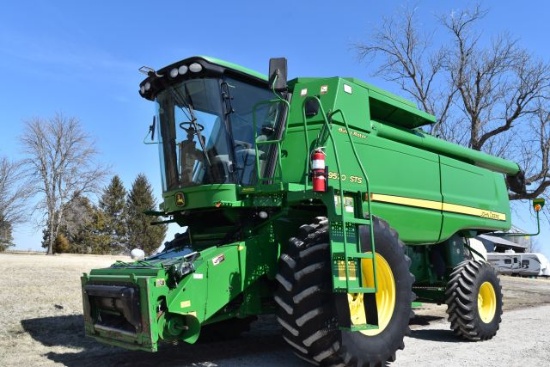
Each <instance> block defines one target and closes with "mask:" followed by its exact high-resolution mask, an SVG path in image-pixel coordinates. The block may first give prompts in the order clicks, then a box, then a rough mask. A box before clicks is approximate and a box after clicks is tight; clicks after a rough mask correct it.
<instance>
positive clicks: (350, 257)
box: [333, 249, 374, 261]
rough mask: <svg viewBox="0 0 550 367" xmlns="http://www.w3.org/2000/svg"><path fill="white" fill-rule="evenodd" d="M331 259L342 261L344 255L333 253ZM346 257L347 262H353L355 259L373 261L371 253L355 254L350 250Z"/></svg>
mask: <svg viewBox="0 0 550 367" xmlns="http://www.w3.org/2000/svg"><path fill="white" fill-rule="evenodd" d="M333 257H334V258H338V259H342V260H343V259H344V258H345V255H344V253H343V252H338V253H334V254H333ZM347 257H348V261H349V260H355V259H373V258H374V255H373V254H372V252H355V251H352V250H351V249H350V250H348V251H347Z"/></svg>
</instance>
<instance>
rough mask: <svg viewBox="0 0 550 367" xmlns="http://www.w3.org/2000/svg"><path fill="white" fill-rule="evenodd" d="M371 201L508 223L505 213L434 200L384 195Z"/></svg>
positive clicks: (374, 195)
mask: <svg viewBox="0 0 550 367" xmlns="http://www.w3.org/2000/svg"><path fill="white" fill-rule="evenodd" d="M370 199H371V200H372V201H378V202H382V203H391V204H399V205H405V206H412V207H415V208H423V209H432V210H440V211H443V212H450V213H458V214H466V215H472V216H475V217H482V218H488V219H494V220H501V221H506V214H504V213H499V212H494V211H491V210H483V209H479V208H473V207H471V206H465V205H456V204H448V203H441V202H439V201H433V200H424V199H414V198H407V197H403V196H393V195H384V194H371V196H370Z"/></svg>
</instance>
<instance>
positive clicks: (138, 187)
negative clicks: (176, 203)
mask: <svg viewBox="0 0 550 367" xmlns="http://www.w3.org/2000/svg"><path fill="white" fill-rule="evenodd" d="M156 204H157V203H156V200H155V198H154V196H153V189H152V187H151V184H150V183H149V181H148V180H147V178H146V177H145V175H143V174H139V175H138V176H137V178H136V179H135V181H134V183H133V184H132V188H131V190H130V192H129V193H128V200H127V203H126V205H127V210H128V250H131V249H132V248H136V247H138V248H141V249H142V250H143V251H145V253H151V252H153V251H154V250H156V249H157V248H158V247H159V246H160V245H161V244H162V241H163V240H164V237H165V236H166V225H160V224H159V225H151V221H152V220H154V218H153V217H150V216H147V215H145V214H144V211H146V210H151V209H154V208H155V206H156Z"/></svg>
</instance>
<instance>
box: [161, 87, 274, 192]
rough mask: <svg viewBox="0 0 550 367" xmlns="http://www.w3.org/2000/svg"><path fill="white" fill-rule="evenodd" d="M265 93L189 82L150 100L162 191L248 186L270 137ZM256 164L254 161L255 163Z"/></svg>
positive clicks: (270, 121)
mask: <svg viewBox="0 0 550 367" xmlns="http://www.w3.org/2000/svg"><path fill="white" fill-rule="evenodd" d="M272 96H273V95H272V93H271V92H270V91H269V90H268V89H263V88H260V87H257V86H253V85H250V84H246V83H243V82H241V81H238V80H234V79H230V78H227V79H220V78H201V79H190V80H185V81H182V82H179V83H177V84H173V85H170V86H169V87H167V88H166V89H165V90H163V91H162V92H160V93H159V94H158V95H157V97H156V105H157V114H158V115H157V116H158V120H159V121H160V124H159V125H160V138H161V144H160V147H161V148H160V157H161V166H162V167H164V169H163V172H162V178H163V190H164V191H167V190H174V189H178V188H184V187H188V186H195V185H205V184H224V183H235V184H241V185H252V184H254V183H255V182H256V180H257V178H258V172H257V166H258V164H257V161H258V162H259V166H260V170H262V167H263V166H264V164H263V159H264V156H265V152H262V151H261V148H262V146H259V147H258V149H256V141H258V140H266V139H267V138H268V137H266V136H265V133H266V132H269V131H273V124H274V121H275V119H274V117H273V116H271V115H272V111H273V110H274V109H273V108H272V106H271V108H270V104H269V103H261V102H265V101H267V100H269V99H270V98H272ZM257 158H258V160H257Z"/></svg>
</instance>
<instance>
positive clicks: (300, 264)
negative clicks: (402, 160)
mask: <svg viewBox="0 0 550 367" xmlns="http://www.w3.org/2000/svg"><path fill="white" fill-rule="evenodd" d="M373 223H374V232H375V243H376V253H377V256H378V255H380V256H382V258H383V259H384V260H385V261H387V264H389V266H390V267H391V270H390V273H392V276H393V279H395V282H393V285H394V286H395V292H394V297H395V298H394V299H395V304H394V308H393V313H392V314H391V318H390V319H389V321H388V324H387V325H386V326H385V327H384V328H383V329H382V328H381V330H380V332H377V334H376V335H372V336H371V335H365V334H363V333H362V332H360V331H355V332H352V331H346V330H342V329H340V328H339V325H338V321H337V312H336V310H337V308H339V307H349V305H348V302H347V301H345V302H342V301H341V300H342V297H339V298H338V297H336V296H335V295H334V293H333V292H332V277H331V263H330V262H331V260H330V242H329V236H328V220H327V219H326V218H325V217H320V218H317V221H316V222H315V223H313V224H310V225H303V226H301V227H300V234H299V235H298V236H297V237H293V238H291V239H290V243H289V248H288V249H287V252H286V253H284V254H282V255H281V259H280V264H279V272H278V274H277V277H276V279H277V281H278V282H279V287H278V289H277V292H276V294H275V301H276V302H277V304H278V305H279V312H278V315H277V320H278V321H279V323H280V325H281V326H282V334H283V338H284V340H285V341H286V342H287V343H288V344H289V345H290V347H291V348H292V349H293V350H294V353H295V354H296V355H297V356H298V357H300V358H302V359H303V360H305V361H308V362H310V363H312V364H315V365H320V366H358V367H364V366H385V365H386V364H387V362H388V361H394V360H395V353H396V351H397V350H398V349H403V348H404V343H403V338H404V336H405V335H408V334H409V333H410V329H409V319H410V317H411V315H412V311H411V301H412V299H413V298H414V294H413V293H412V291H411V289H412V283H413V281H414V279H413V276H412V274H411V273H410V271H409V265H410V260H409V258H408V257H407V256H406V255H405V252H404V244H403V243H402V242H401V241H400V240H399V239H398V236H397V233H396V232H395V231H394V230H392V229H391V228H390V227H389V226H388V224H387V223H386V222H384V221H382V220H380V219H378V218H373ZM368 233H369V230H368V227H365V226H363V227H362V228H361V238H362V240H361V244H362V249H363V251H369V248H370V236H369V235H368ZM344 298H345V297H344ZM338 300H339V301H338Z"/></svg>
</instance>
